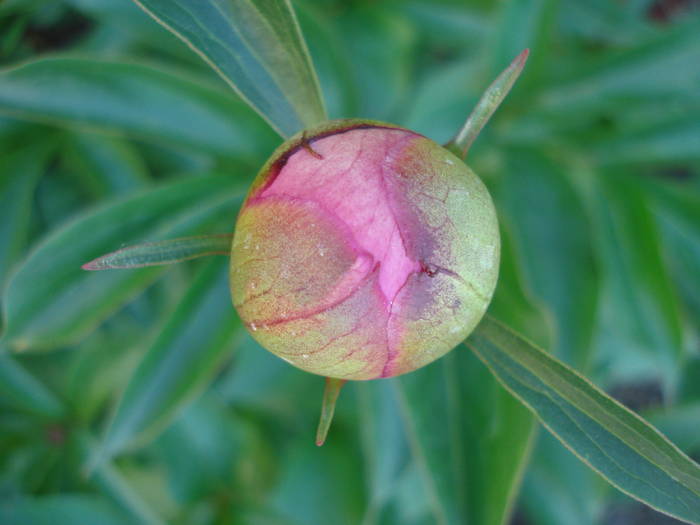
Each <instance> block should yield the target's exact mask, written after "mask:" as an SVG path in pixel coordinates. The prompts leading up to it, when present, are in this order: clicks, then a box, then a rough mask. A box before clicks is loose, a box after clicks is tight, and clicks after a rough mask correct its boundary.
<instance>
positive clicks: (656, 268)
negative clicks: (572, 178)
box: [589, 174, 682, 392]
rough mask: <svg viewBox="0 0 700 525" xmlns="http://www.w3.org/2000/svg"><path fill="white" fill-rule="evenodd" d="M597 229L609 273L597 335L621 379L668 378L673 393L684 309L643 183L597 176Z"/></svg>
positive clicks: (666, 382) (594, 189)
mask: <svg viewBox="0 0 700 525" xmlns="http://www.w3.org/2000/svg"><path fill="white" fill-rule="evenodd" d="M589 183H590V184H591V185H592V192H593V193H594V194H593V196H592V201H593V214H592V217H594V222H593V225H594V226H595V234H596V236H597V242H598V246H599V253H600V261H601V267H602V270H603V272H602V274H603V288H602V289H601V305H600V309H599V323H600V330H601V332H600V333H599V335H598V339H599V340H598V344H599V348H600V349H601V350H602V352H603V356H602V359H604V360H607V361H608V363H607V369H608V371H609V372H608V373H609V374H610V375H611V376H612V377H613V379H615V380H621V379H629V378H630V377H635V375H637V376H638V377H639V376H641V377H644V376H646V377H659V376H660V377H661V378H662V379H663V381H664V385H663V386H664V388H665V389H666V390H667V391H669V392H672V391H673V389H674V388H675V386H676V384H677V381H678V378H677V374H678V371H677V369H678V367H677V363H678V360H679V359H680V357H681V355H682V331H681V322H680V312H679V305H678V301H677V298H676V296H675V293H674V291H673V287H672V284H671V281H670V278H669V275H668V270H667V269H666V266H665V263H664V261H663V259H662V254H661V242H660V239H659V235H658V231H657V227H656V225H655V223H654V219H653V216H652V214H651V210H650V207H649V203H648V200H647V198H646V196H645V195H644V192H643V191H642V188H641V187H640V185H639V183H638V182H637V181H636V177H627V176H623V175H622V174H620V175H619V176H616V175H613V174H608V175H607V176H606V177H602V176H599V177H594V178H592V179H591V180H590V181H589Z"/></svg>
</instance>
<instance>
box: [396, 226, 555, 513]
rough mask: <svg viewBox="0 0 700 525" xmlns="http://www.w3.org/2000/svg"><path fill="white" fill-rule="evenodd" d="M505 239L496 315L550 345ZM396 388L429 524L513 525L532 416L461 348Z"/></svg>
mask: <svg viewBox="0 0 700 525" xmlns="http://www.w3.org/2000/svg"><path fill="white" fill-rule="evenodd" d="M502 239H503V245H502V256H503V260H502V263H501V276H500V279H501V283H500V286H499V287H498V288H497V291H496V296H495V297H494V302H493V304H492V305H491V309H492V311H496V312H497V313H498V315H499V317H500V318H502V319H506V320H508V321H509V322H514V323H516V324H517V325H518V326H525V327H526V329H527V330H528V333H533V334H535V335H536V336H537V337H538V338H542V339H543V340H546V335H545V334H546V328H545V320H544V317H543V315H542V313H541V312H540V311H539V310H538V309H537V308H536V307H535V306H533V305H532V304H530V302H529V301H528V298H527V296H526V294H525V292H524V291H523V284H522V281H521V279H520V276H519V275H518V274H517V264H516V261H515V259H514V254H513V251H512V249H511V242H510V236H509V235H508V233H507V232H506V231H504V232H503V235H502ZM506 284H507V286H506ZM394 387H395V389H396V397H397V398H398V400H399V406H400V408H401V411H400V413H401V415H402V417H403V418H404V426H405V429H406V430H405V432H406V434H407V436H408V440H409V443H410V445H411V450H412V452H413V456H414V459H415V461H416V462H417V464H418V468H419V472H420V473H421V477H422V478H423V482H424V485H425V487H426V488H425V492H426V495H425V496H424V497H425V498H426V499H427V500H428V502H429V504H430V507H429V508H431V510H432V517H431V522H434V523H449V524H451V523H463V522H466V523H494V524H498V523H507V522H508V519H509V516H510V513H511V511H512V505H513V502H514V500H515V497H516V496H517V492H518V489H519V484H520V479H521V477H522V472H523V469H524V467H525V464H526V462H527V459H528V455H529V449H530V444H531V439H532V436H533V430H534V423H533V418H532V416H531V415H530V414H529V413H528V411H527V410H526V409H525V408H524V407H522V405H521V404H520V403H518V402H517V400H515V399H513V398H512V397H511V396H509V395H508V394H507V393H506V392H504V391H503V389H501V388H500V387H499V385H498V383H497V382H496V381H495V379H494V378H493V376H492V375H491V374H489V373H488V371H487V370H486V369H485V368H484V367H483V365H482V364H481V363H480V362H479V360H478V359H476V357H475V356H474V355H473V354H471V353H470V352H467V351H465V349H464V348H463V347H461V346H460V347H458V348H456V349H454V350H453V351H452V352H450V353H449V354H448V355H446V356H445V357H443V358H442V359H441V360H440V361H438V362H436V363H433V364H431V365H430V366H427V367H425V368H424V369H421V370H417V371H415V372H414V373H412V374H409V375H406V376H402V377H401V378H399V379H397V380H395V381H394ZM485 429H488V430H485Z"/></svg>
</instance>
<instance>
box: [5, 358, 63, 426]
mask: <svg viewBox="0 0 700 525" xmlns="http://www.w3.org/2000/svg"><path fill="white" fill-rule="evenodd" d="M0 402H2V404H3V405H5V406H9V407H11V408H13V409H17V410H22V411H25V412H29V413H31V414H34V415H37V416H39V417H41V418H45V419H49V420H57V419H60V418H61V416H63V414H64V409H63V406H62V403H61V401H59V399H58V398H57V397H56V396H55V395H54V394H53V393H52V392H51V391H50V390H49V389H48V388H46V386H44V384H42V383H41V382H40V381H39V380H38V379H37V378H36V377H34V376H33V375H32V374H31V373H29V372H28V371H27V370H25V368H24V367H23V366H22V365H21V364H20V363H18V362H17V360H16V359H14V358H13V357H12V356H9V355H8V354H7V352H6V351H4V349H3V348H0Z"/></svg>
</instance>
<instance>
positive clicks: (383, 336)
mask: <svg viewBox="0 0 700 525" xmlns="http://www.w3.org/2000/svg"><path fill="white" fill-rule="evenodd" d="M499 253H500V240H499V233H498V223H497V219H496V213H495V210H494V207H493V203H492V201H491V198H490V196H489V194H488V191H487V190H486V188H485V186H484V185H483V183H482V182H481V181H480V180H479V178H478V177H477V176H476V175H475V174H474V173H473V172H472V171H471V170H470V169H469V168H468V167H467V166H466V165H465V164H464V163H463V162H462V161H461V160H460V159H458V158H457V157H455V156H454V155H453V154H452V153H450V152H448V151H447V150H446V149H444V148H443V147H441V146H439V145H438V144H436V143H434V142H433V141H431V140H429V139H427V138H425V137H423V136H421V135H419V134H417V133H414V132H412V131H409V130H406V129H402V128H399V127H396V126H392V125H389V124H383V123H380V122H371V121H357V120H352V121H348V120H343V121H332V122H328V123H326V124H324V125H323V126H321V127H319V128H317V129H314V130H308V131H306V132H304V133H303V134H299V135H297V136H296V137H293V138H292V139H290V140H288V141H287V142H285V143H284V144H283V145H282V146H280V148H278V149H277V151H275V153H274V154H273V156H272V158H271V159H270V160H269V161H268V162H267V163H266V164H265V166H264V167H263V168H262V170H261V171H260V173H259V174H258V176H257V178H256V179H255V182H254V183H253V186H252V188H251V190H250V193H249V195H248V197H247V199H246V201H245V203H244V205H243V207H242V208H241V212H240V215H239V217H238V222H237V225H236V231H235V235H234V240H233V244H232V253H231V270H230V272H231V293H232V297H233V303H234V306H235V307H236V309H237V310H238V313H239V314H240V317H241V319H242V320H243V322H244V323H245V325H246V327H247V328H248V329H249V330H250V332H251V333H252V335H253V337H254V338H255V339H256V340H257V341H258V342H259V343H260V344H261V345H262V346H264V347H265V348H267V349H268V350H270V351H271V352H273V353H274V354H276V355H278V356H279V357H281V358H283V359H285V360H286V361H288V362H290V363H292V364H293V365H295V366H297V367H299V368H301V369H303V370H306V371H309V372H312V373H315V374H320V375H324V376H328V377H335V378H340V379H353V380H363V379H375V378H380V377H390V376H395V375H399V374H403V373H406V372H410V371H412V370H415V369H417V368H420V367H422V366H424V365H426V364H428V363H430V362H431V361H433V360H435V359H437V358H438V357H440V356H442V355H443V354H445V353H446V352H448V351H449V350H451V349H452V348H454V347H455V346H456V345H457V344H459V343H460V342H461V341H462V340H464V339H465V338H466V337H467V336H468V335H469V333H471V331H472V330H473V328H474V327H475V326H476V324H477V323H478V322H479V320H480V319H481V317H482V316H483V314H484V312H485V311H486V308H487V306H488V304H489V302H490V300H491V296H492V294H493V291H494V288H495V286H496V280H497V276H498V263H499Z"/></svg>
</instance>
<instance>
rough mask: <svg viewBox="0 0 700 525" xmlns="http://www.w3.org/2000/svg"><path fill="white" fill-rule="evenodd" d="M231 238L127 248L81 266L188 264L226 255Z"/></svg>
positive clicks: (188, 239) (202, 237)
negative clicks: (184, 262)
mask: <svg viewBox="0 0 700 525" xmlns="http://www.w3.org/2000/svg"><path fill="white" fill-rule="evenodd" d="M232 237H233V234H229V233H222V234H218V235H197V236H194V237H181V238H180V239H169V240H167V241H156V242H146V243H143V244H135V245H133V246H127V247H126V248H122V249H121V250H117V251H116V252H112V253H108V254H107V255H103V256H101V257H98V258H97V259H94V260H92V261H90V262H88V263H85V264H84V265H83V266H82V268H83V270H110V269H125V268H143V267H145V266H159V265H163V264H173V263H178V262H182V261H189V260H191V259H196V258H197V257H206V256H208V255H229V254H230V253H231V238H232Z"/></svg>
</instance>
